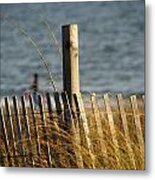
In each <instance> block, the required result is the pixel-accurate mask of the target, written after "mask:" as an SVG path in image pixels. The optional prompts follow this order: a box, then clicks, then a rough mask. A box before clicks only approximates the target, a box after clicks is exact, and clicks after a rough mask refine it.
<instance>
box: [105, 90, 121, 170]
mask: <svg viewBox="0 0 155 180" xmlns="http://www.w3.org/2000/svg"><path fill="white" fill-rule="evenodd" d="M104 103H105V108H106V112H107V116H108V120H109V126H110V131H111V135H112V141H113V143H114V149H115V157H116V161H117V165H118V168H121V164H120V152H119V146H118V141H117V136H116V130H115V124H114V119H113V114H112V110H111V105H110V99H109V94H108V93H106V94H104Z"/></svg>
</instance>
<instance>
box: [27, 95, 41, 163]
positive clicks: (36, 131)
mask: <svg viewBox="0 0 155 180" xmlns="http://www.w3.org/2000/svg"><path fill="white" fill-rule="evenodd" d="M29 103H30V111H31V115H32V122H33V127H34V136H35V144H36V150H37V159H38V161H39V162H41V159H40V156H41V145H40V140H39V139H40V136H39V129H38V124H37V122H36V117H35V112H34V107H35V106H34V101H33V96H32V95H29Z"/></svg>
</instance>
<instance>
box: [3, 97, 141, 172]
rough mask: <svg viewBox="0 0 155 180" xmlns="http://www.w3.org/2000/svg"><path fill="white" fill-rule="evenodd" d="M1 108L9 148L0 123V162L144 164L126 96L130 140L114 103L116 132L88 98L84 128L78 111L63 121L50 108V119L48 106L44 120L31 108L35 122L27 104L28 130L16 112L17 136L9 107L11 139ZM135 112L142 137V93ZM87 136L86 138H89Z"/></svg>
mask: <svg viewBox="0 0 155 180" xmlns="http://www.w3.org/2000/svg"><path fill="white" fill-rule="evenodd" d="M85 104H86V103H85ZM94 108H95V109H94ZM3 110H4V117H5V122H6V129H7V135H8V140H9V152H10V154H9V153H8V152H7V150H6V146H5V143H4V142H5V137H4V135H3V134H2V124H1V126H0V128H1V131H0V132H1V133H0V143H1V148H0V156H1V157H0V159H1V162H0V163H1V166H19V167H21V166H22V167H23V166H24V167H55V168H56V167H58V168H96V169H137V170H143V169H144V147H142V146H141V144H139V141H138V136H137V130H136V126H135V117H134V114H133V111H132V109H131V106H130V103H129V102H128V101H126V106H125V112H126V118H127V124H128V128H129V136H130V142H129V141H128V139H127V137H126V136H125V133H124V129H123V124H122V119H121V115H120V112H119V110H118V107H117V106H116V105H114V106H112V117H113V120H114V128H115V134H114V133H113V132H111V129H110V124H109V119H108V115H107V112H106V110H105V107H104V105H103V106H102V103H98V104H96V106H95V107H94V106H92V103H88V104H87V106H85V110H86V116H87V124H85V125H86V126H87V127H88V133H87V134H86V132H85V128H86V127H84V126H85V125H84V124H83V122H82V119H81V120H80V119H79V118H78V117H74V118H72V121H71V122H72V123H71V122H69V123H68V124H64V123H63V122H62V121H61V120H62V119H64V114H63V113H62V116H57V114H56V112H54V113H53V119H52V120H50V118H49V115H48V112H45V113H44V118H45V122H43V121H42V119H41V116H40V114H39V111H38V110H36V111H35V119H36V122H34V121H33V117H32V114H31V112H30V109H28V116H27V119H28V122H29V124H28V127H29V128H30V131H29V132H30V134H29V135H30V136H28V133H27V125H26V123H25V119H24V117H23V116H22V115H20V116H19V117H20V121H21V131H22V133H21V134H22V137H21V138H22V139H21V140H20V139H19V136H18V131H17V129H18V124H17V119H16V118H15V116H14V115H13V110H11V111H12V122H13V128H14V136H15V137H14V138H15V139H13V135H12V134H11V128H10V123H9V121H8V120H7V118H6V114H5V109H3ZM20 114H22V112H20ZM139 117H140V121H141V127H142V133H143V139H144V104H143V102H142V100H141V99H140V101H139ZM61 118H62V119H61ZM60 122H61V123H60ZM113 136H114V137H115V138H116V139H114V138H113ZM88 141H89V143H90V144H88ZM116 142H117V143H116ZM14 148H15V149H14ZM38 150H40V151H38Z"/></svg>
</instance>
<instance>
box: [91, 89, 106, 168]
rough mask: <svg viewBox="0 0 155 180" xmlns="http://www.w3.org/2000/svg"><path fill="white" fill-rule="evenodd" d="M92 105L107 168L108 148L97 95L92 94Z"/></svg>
mask: <svg viewBox="0 0 155 180" xmlns="http://www.w3.org/2000/svg"><path fill="white" fill-rule="evenodd" d="M91 104H92V111H93V114H94V120H95V124H96V127H97V133H98V137H99V142H100V147H101V153H102V155H103V157H104V160H103V161H104V162H105V166H107V164H108V161H107V160H108V155H107V148H106V146H105V142H104V136H103V129H102V123H101V118H100V114H99V108H98V106H97V100H96V94H95V93H92V94H91Z"/></svg>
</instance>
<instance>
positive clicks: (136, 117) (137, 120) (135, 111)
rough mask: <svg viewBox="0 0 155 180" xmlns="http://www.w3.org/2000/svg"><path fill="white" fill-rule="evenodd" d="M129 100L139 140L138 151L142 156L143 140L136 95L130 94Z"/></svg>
mask: <svg viewBox="0 0 155 180" xmlns="http://www.w3.org/2000/svg"><path fill="white" fill-rule="evenodd" d="M130 101H131V105H132V111H133V115H134V120H135V126H136V131H137V138H138V141H139V147H140V151H141V154H142V157H143V153H144V140H143V134H142V128H141V122H140V115H139V109H138V103H137V97H136V96H135V95H132V96H130Z"/></svg>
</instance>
